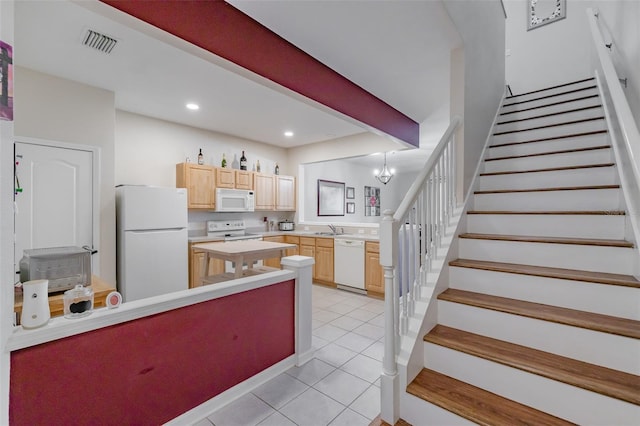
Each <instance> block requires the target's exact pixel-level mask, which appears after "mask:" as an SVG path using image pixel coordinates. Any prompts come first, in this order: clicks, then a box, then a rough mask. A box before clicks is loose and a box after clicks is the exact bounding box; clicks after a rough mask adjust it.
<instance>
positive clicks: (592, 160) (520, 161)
mask: <svg viewBox="0 0 640 426" xmlns="http://www.w3.org/2000/svg"><path fill="white" fill-rule="evenodd" d="M611 157H612V152H611V149H610V148H608V149H594V150H590V151H579V152H568V153H564V154H550V155H537V156H534V157H521V158H508V159H504V160H492V161H485V162H484V173H492V172H509V171H516V170H531V169H544V168H552V167H570V166H582V165H584V164H603V163H610V162H611V161H612V159H611Z"/></svg>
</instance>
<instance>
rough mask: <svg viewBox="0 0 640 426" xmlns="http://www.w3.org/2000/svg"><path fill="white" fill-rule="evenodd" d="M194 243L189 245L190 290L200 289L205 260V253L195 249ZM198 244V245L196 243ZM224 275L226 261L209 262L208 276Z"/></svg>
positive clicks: (214, 260)
mask: <svg viewBox="0 0 640 426" xmlns="http://www.w3.org/2000/svg"><path fill="white" fill-rule="evenodd" d="M193 244H194V243H190V244H189V288H194V287H200V286H201V283H200V274H202V266H203V263H204V259H205V254H204V252H203V251H200V250H197V249H194V248H193V247H192V246H193ZM196 244H197V243H196ZM222 273H224V260H221V259H211V260H210V261H209V272H208V274H207V275H217V274H222Z"/></svg>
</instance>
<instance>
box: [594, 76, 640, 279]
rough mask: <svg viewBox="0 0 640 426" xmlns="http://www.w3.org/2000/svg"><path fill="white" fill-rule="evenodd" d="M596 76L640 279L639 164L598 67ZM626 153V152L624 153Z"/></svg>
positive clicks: (622, 204) (635, 274)
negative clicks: (622, 132)
mask: <svg viewBox="0 0 640 426" xmlns="http://www.w3.org/2000/svg"><path fill="white" fill-rule="evenodd" d="M595 78H596V83H597V87H598V94H599V95H600V99H601V100H602V107H603V109H604V115H605V121H606V126H607V129H608V132H607V139H608V141H609V144H610V145H611V147H612V148H613V155H614V158H615V162H616V165H617V167H616V169H617V172H618V179H619V181H620V186H621V189H622V195H623V196H622V197H620V204H621V205H620V210H626V211H627V212H629V214H627V215H626V216H625V239H626V240H627V241H631V242H633V243H634V247H635V248H634V251H635V254H636V255H635V262H634V265H633V266H634V273H633V276H634V277H636V278H637V279H640V186H639V185H640V170H638V167H640V166H639V165H638V164H636V163H634V161H633V159H632V155H631V154H632V153H630V152H629V151H628V149H627V147H626V146H625V141H624V140H623V137H622V134H621V129H620V126H619V125H618V121H617V116H616V114H615V109H614V106H613V101H612V99H611V95H610V92H609V90H607V87H606V85H605V84H603V78H602V77H601V76H600V73H599V70H596V71H595ZM638 142H640V141H638ZM623 152H624V153H626V154H627V155H623ZM636 161H638V160H636Z"/></svg>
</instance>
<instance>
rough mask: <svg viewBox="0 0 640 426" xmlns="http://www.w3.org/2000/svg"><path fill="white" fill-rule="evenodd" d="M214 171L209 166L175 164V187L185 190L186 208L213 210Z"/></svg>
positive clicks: (214, 198)
mask: <svg viewBox="0 0 640 426" xmlns="http://www.w3.org/2000/svg"><path fill="white" fill-rule="evenodd" d="M215 178H216V175H215V171H214V169H213V167H211V166H204V165H198V164H191V163H180V164H176V187H177V188H187V199H188V205H187V206H188V208H190V209H213V208H215V202H216V197H215V183H216V181H215Z"/></svg>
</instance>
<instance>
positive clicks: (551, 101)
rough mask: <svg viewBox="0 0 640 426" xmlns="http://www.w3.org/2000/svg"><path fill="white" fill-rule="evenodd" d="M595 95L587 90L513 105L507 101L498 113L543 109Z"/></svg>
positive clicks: (590, 90)
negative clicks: (535, 108)
mask: <svg viewBox="0 0 640 426" xmlns="http://www.w3.org/2000/svg"><path fill="white" fill-rule="evenodd" d="M597 94H598V90H597V89H588V90H581V91H579V92H574V93H568V94H566V95H558V96H553V97H551V98H543V99H537V100H535V101H530V102H524V103H516V104H514V103H513V102H510V101H509V100H507V101H506V102H505V103H504V106H503V107H502V110H501V111H500V112H501V113H504V112H512V111H520V110H523V109H528V108H534V107H544V106H547V105H549V104H554V103H556V102H563V101H572V100H574V99H576V98H583V97H585V96H591V95H597Z"/></svg>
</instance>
